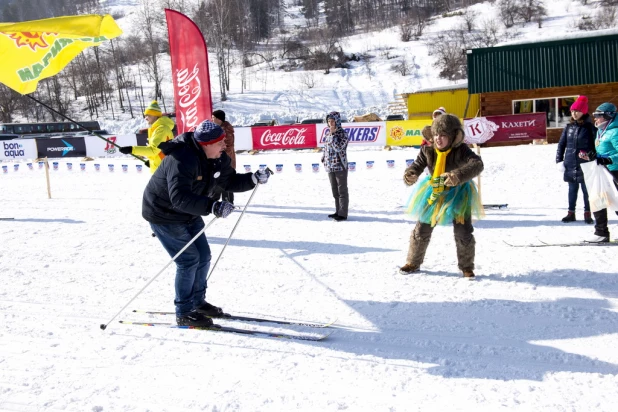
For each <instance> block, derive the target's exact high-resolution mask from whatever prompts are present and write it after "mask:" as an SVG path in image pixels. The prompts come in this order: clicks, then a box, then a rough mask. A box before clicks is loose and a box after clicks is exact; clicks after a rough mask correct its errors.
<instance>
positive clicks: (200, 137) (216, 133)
mask: <svg viewBox="0 0 618 412" xmlns="http://www.w3.org/2000/svg"><path fill="white" fill-rule="evenodd" d="M193 138H194V139H195V141H196V142H197V143H198V144H200V145H202V146H208V145H209V144H213V143H217V142H220V141H221V140H223V139H224V138H225V132H224V131H223V129H222V128H221V127H220V126H217V125H216V124H215V123H213V122H211V121H210V120H204V121H203V122H202V123H200V125H199V126H197V128H196V129H195V132H193Z"/></svg>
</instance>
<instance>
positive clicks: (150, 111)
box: [144, 100, 163, 117]
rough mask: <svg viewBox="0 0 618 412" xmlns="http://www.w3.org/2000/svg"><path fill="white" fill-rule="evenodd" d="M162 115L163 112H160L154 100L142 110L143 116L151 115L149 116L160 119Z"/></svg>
mask: <svg viewBox="0 0 618 412" xmlns="http://www.w3.org/2000/svg"><path fill="white" fill-rule="evenodd" d="M162 114H163V112H162V111H161V108H160V107H159V103H158V102H157V101H156V100H153V101H152V102H151V103H150V104H149V105H148V107H147V108H146V110H144V116H146V115H151V116H157V117H161V115H162Z"/></svg>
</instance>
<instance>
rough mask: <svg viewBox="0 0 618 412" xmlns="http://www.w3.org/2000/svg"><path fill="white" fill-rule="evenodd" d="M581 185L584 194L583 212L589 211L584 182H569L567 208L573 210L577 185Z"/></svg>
mask: <svg viewBox="0 0 618 412" xmlns="http://www.w3.org/2000/svg"><path fill="white" fill-rule="evenodd" d="M580 185H581V187H582V193H583V195H584V212H590V203H589V202H588V189H586V184H585V183H583V182H582V183H577V182H569V210H570V211H571V212H575V204H576V203H577V191H578V189H579V186H580Z"/></svg>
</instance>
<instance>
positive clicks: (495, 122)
mask: <svg viewBox="0 0 618 412" xmlns="http://www.w3.org/2000/svg"><path fill="white" fill-rule="evenodd" d="M464 129H465V131H466V137H465V142H466V143H468V144H482V143H485V142H487V141H491V142H507V141H510V140H513V139H517V140H533V139H545V138H547V118H546V114H545V113H544V112H543V113H524V114H513V115H505V116H487V117H475V118H473V119H465V120H464Z"/></svg>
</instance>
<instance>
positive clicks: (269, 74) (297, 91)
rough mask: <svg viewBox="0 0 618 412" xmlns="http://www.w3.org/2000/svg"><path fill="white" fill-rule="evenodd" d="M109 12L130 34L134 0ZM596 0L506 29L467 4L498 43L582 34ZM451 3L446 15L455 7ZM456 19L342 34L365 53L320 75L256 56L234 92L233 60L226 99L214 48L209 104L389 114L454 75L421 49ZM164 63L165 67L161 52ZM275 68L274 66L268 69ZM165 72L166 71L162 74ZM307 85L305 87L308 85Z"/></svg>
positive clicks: (247, 120)
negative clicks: (443, 75) (414, 36)
mask: <svg viewBox="0 0 618 412" xmlns="http://www.w3.org/2000/svg"><path fill="white" fill-rule="evenodd" d="M289 3H290V4H293V3H295V2H291V1H290V2H289ZM109 4H110V6H111V9H112V10H113V11H118V10H122V11H123V13H124V14H125V17H124V18H122V19H119V21H118V23H119V25H120V26H121V27H122V28H123V30H125V32H126V33H131V32H132V30H134V27H135V26H136V25H135V24H134V20H133V19H135V8H136V7H137V4H138V0H117V1H114V0H110V1H109ZM599 5H600V2H599V1H591V2H589V3H588V5H587V6H583V5H582V4H581V2H580V1H572V0H557V1H551V2H548V1H546V2H545V6H546V8H547V14H548V15H547V16H546V18H545V19H544V20H543V23H542V27H541V28H539V27H538V24H537V23H536V22H531V23H529V24H525V25H521V24H518V25H515V26H514V27H512V28H510V29H508V30H506V29H505V28H504V25H502V24H501V23H500V19H499V17H498V8H497V5H496V3H492V2H485V3H480V4H476V5H474V6H471V7H470V10H471V11H472V12H473V13H474V14H476V15H477V24H478V25H479V26H480V25H482V24H485V23H486V22H488V21H495V22H497V27H498V28H499V33H498V37H499V39H500V41H502V42H513V41H525V40H534V39H547V38H556V37H561V36H565V35H577V33H581V34H582V35H588V33H589V32H581V31H579V30H578V29H577V28H576V27H575V22H576V21H577V20H579V19H580V18H581V15H582V13H583V12H586V13H589V14H592V13H594V11H595V10H596V8H598V7H599ZM460 11H461V10H456V11H454V12H453V13H451V14H458V12H460ZM285 19H286V20H285V24H286V26H288V27H290V28H293V27H294V26H295V25H302V23H303V20H304V18H303V17H302V15H301V13H300V7H299V6H291V5H290V6H289V7H288V15H287V16H286V17H285ZM462 24H463V17H462V16H461V15H454V16H451V17H441V16H437V17H435V18H434V19H432V24H431V25H429V26H428V28H427V29H426V31H425V33H424V35H423V36H422V37H421V38H420V39H419V40H418V41H410V42H407V43H404V42H402V41H401V40H400V36H399V31H398V27H397V26H393V27H387V28H385V29H384V30H382V31H378V32H370V33H363V34H357V35H354V36H351V37H348V38H346V39H345V40H344V52H345V53H346V54H352V53H355V54H357V55H359V54H361V55H365V56H370V57H369V58H368V59H364V60H361V61H351V62H349V63H350V68H348V69H332V70H331V72H330V74H328V75H325V74H323V72H322V71H319V70H316V71H302V70H297V71H290V72H286V71H283V70H277V67H279V66H280V65H281V64H282V63H283V61H282V60H274V61H273V62H272V63H271V64H270V65H269V64H266V63H263V64H260V65H256V66H253V67H251V68H248V69H247V70H248V71H249V74H248V84H247V90H245V91H244V93H240V90H241V84H240V72H239V70H240V69H239V67H238V66H234V68H233V71H232V75H231V84H230V87H231V91H230V93H229V96H228V97H229V99H228V100H227V101H225V102H221V101H220V98H219V91H218V90H217V89H216V85H217V81H216V76H218V73H217V65H216V62H215V60H214V57H213V55H212V54H211V56H210V69H211V79H212V85H213V90H212V91H213V103H214V106H215V108H216V109H223V110H225V111H226V113H227V114H228V117H229V119H230V121H231V122H232V123H233V124H235V125H249V124H252V123H253V122H255V121H256V120H258V119H263V118H268V119H272V118H274V119H276V120H278V121H279V122H282V121H285V120H300V119H303V118H314V117H320V118H321V117H324V115H325V113H327V112H329V111H332V110H338V111H340V112H342V113H343V114H344V116H345V117H347V118H351V117H352V116H353V115H358V114H363V113H367V112H376V113H378V114H379V115H381V116H385V115H387V114H389V113H388V110H387V106H388V104H389V103H390V102H393V101H395V99H396V96H397V94H399V93H409V92H413V91H416V90H418V89H422V88H427V87H439V86H445V85H449V84H453V82H449V81H448V80H445V79H440V78H439V77H438V70H437V69H436V68H435V67H434V57H431V56H428V48H427V44H431V42H432V41H434V40H433V39H436V38H437V36H438V35H440V34H446V35H447V36H448V35H449V33H450V32H451V31H453V30H456V29H457V28H458V27H460V26H461V25H462ZM403 57H405V58H406V59H407V61H408V63H409V64H411V65H412V64H413V65H414V66H413V70H412V72H411V74H409V75H407V76H401V75H400V74H397V73H395V72H393V71H392V70H391V67H392V66H393V65H394V64H395V63H396V62H398V61H399V60H400V59H401V58H403ZM161 58H162V59H164V60H165V64H163V68H164V70H166V71H167V72H168V73H169V71H171V65H170V63H169V58H168V57H167V56H162V57H161ZM273 68H274V69H273ZM167 76H168V77H167V78H168V79H169V78H170V77H169V74H168V75H167ZM308 83H311V84H313V87H312V88H308V87H307V84H308ZM164 94H165V96H166V99H165V100H166V101H167V103H168V105H169V104H170V102H172V101H173V98H172V88H171V83H166V84H164ZM103 123H105V122H103ZM136 123H139V119H137V120H134V121H128V120H127V123H126V124H115V123H114V124H110V123H107V125H108V126H107V128H108V130H112V131H114V132H115V133H121V132H127V131H132V130H134V129H135V126H136Z"/></svg>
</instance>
